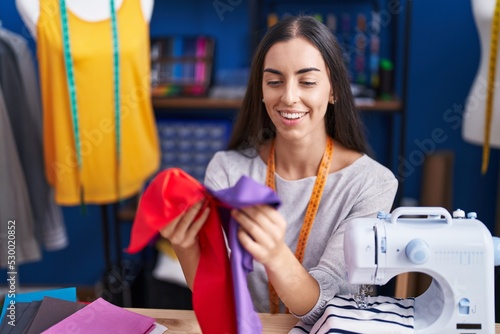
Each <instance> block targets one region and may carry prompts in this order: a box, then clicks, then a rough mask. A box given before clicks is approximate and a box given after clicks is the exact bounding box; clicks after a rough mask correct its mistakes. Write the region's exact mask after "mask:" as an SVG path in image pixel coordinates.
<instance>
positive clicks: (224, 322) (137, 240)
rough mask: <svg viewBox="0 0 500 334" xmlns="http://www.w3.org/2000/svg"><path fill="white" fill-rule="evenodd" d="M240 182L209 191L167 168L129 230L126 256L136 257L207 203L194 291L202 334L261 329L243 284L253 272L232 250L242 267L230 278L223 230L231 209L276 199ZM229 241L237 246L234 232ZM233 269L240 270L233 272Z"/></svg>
mask: <svg viewBox="0 0 500 334" xmlns="http://www.w3.org/2000/svg"><path fill="white" fill-rule="evenodd" d="M240 182H241V183H239V184H238V185H236V186H235V187H234V189H225V190H222V191H216V192H211V191H210V190H208V189H206V188H205V187H204V186H203V185H202V184H200V183H199V182H198V181H197V180H195V179H194V178H193V177H191V176H190V175H188V174H187V173H185V172H184V171H182V170H180V169H177V168H171V169H167V170H165V171H163V172H161V173H160V174H158V176H157V177H156V178H155V179H154V180H153V181H152V182H151V183H150V185H149V187H148V188H147V189H146V191H145V192H144V194H143V196H142V198H141V201H140V203H139V207H138V210H137V213H136V218H135V221H134V225H133V227H132V235H131V242H130V246H129V248H128V251H129V252H131V253H134V252H137V251H139V250H140V249H142V248H143V247H145V246H146V245H147V244H148V242H150V241H151V239H152V238H153V237H154V236H155V235H157V234H158V231H159V230H160V229H161V228H163V227H164V226H165V225H166V224H167V223H168V222H170V221H172V220H173V219H174V218H176V217H177V216H179V215H180V214H182V213H183V212H184V211H185V210H187V209H188V208H189V207H191V206H192V205H193V204H194V203H196V202H198V201H200V200H202V199H204V198H207V199H208V205H209V206H210V209H211V210H210V214H209V217H208V219H207V222H206V223H205V224H204V226H203V227H202V229H201V230H200V233H199V240H200V247H201V255H200V262H199V265H198V269H197V272H196V276H195V279H194V286H193V307H194V311H195V314H196V317H197V319H198V322H199V324H200V327H201V329H202V331H203V333H217V334H219V333H237V332H238V331H240V332H245V331H246V332H249V331H250V332H252V333H255V332H259V331H260V330H261V323H260V319H259V318H258V316H257V314H256V313H255V311H254V309H253V304H252V302H251V300H250V296H249V294H248V287H247V286H246V279H245V273H246V272H248V270H252V261H251V258H250V257H249V254H245V253H246V252H244V251H243V249H242V248H241V247H239V246H234V244H233V245H232V246H233V248H231V257H232V259H234V260H233V261H235V262H238V261H239V262H240V263H239V264H238V265H235V268H233V269H234V270H236V271H237V273H236V274H234V275H235V277H233V272H232V270H233V269H231V266H230V264H229V258H228V252H227V248H226V243H225V239H224V235H223V233H222V227H224V228H225V229H226V231H227V232H230V228H229V227H230V225H231V222H230V220H231V219H230V215H229V209H230V208H231V207H241V206H244V205H252V204H271V205H275V206H276V205H277V204H279V199H278V198H277V196H276V194H275V193H274V192H273V191H272V190H271V189H269V188H267V187H265V186H263V185H261V184H258V183H256V182H255V181H253V180H251V179H250V178H246V177H244V178H242V180H240ZM234 224H235V222H233V225H234ZM236 228H237V227H233V229H235V230H236ZM231 234H232V235H233V236H234V237H231ZM229 238H230V239H234V240H233V241H232V242H231V241H230V244H231V243H236V235H235V233H234V232H231V233H229ZM237 266H240V269H236V267H237ZM233 286H234V288H233ZM234 289H237V292H236V293H235V290H234ZM235 296H236V297H235ZM235 303H237V304H238V306H236V305H235Z"/></svg>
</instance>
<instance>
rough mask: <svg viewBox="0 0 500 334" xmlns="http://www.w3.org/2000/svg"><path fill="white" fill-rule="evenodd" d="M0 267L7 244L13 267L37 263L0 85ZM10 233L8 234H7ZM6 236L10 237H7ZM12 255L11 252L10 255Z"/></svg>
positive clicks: (23, 184)
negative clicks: (12, 256)
mask: <svg viewBox="0 0 500 334" xmlns="http://www.w3.org/2000/svg"><path fill="white" fill-rule="evenodd" d="M0 138H1V140H0V185H1V187H2V190H1V191H0V222H1V223H0V267H2V268H6V267H7V265H8V264H9V262H8V261H9V257H8V255H9V252H8V250H9V245H10V248H11V249H12V248H13V247H14V246H15V247H14V251H15V259H14V261H15V263H14V268H9V270H15V268H16V266H17V265H20V264H22V263H26V262H32V261H38V260H40V249H39V246H38V243H37V241H36V239H35V237H34V229H33V214H32V212H31V204H30V201H29V196H28V191H27V188H26V182H25V179H24V173H23V170H22V168H21V163H20V162H19V156H18V154H17V149H16V145H15V143H14V135H13V133H12V130H11V128H10V121H9V116H8V115H7V110H6V108H5V103H4V99H3V93H2V90H1V86H0ZM9 231H10V232H9ZM9 236H10V237H9ZM11 254H12V252H11Z"/></svg>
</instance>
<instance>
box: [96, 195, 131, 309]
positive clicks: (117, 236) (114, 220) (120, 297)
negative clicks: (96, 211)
mask: <svg viewBox="0 0 500 334" xmlns="http://www.w3.org/2000/svg"><path fill="white" fill-rule="evenodd" d="M100 208H101V218H102V235H103V242H104V243H103V246H104V260H105V271H104V274H103V277H102V282H101V283H102V287H101V290H100V291H99V293H98V297H102V298H104V299H106V300H107V301H109V302H111V303H113V304H115V305H119V306H122V307H132V296H131V291H130V287H131V282H129V281H128V280H127V279H128V278H129V277H128V276H127V273H126V269H127V268H125V266H124V264H123V259H122V254H121V253H122V251H123V247H122V243H121V233H120V232H121V228H120V221H119V219H118V203H113V204H109V205H101V206H100ZM110 216H112V217H110ZM111 228H113V232H114V238H112V237H111ZM113 239H114V246H115V253H116V254H115V257H116V261H115V262H114V263H113V258H112V255H111V246H112V244H113Z"/></svg>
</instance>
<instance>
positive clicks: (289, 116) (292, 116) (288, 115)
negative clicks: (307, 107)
mask: <svg viewBox="0 0 500 334" xmlns="http://www.w3.org/2000/svg"><path fill="white" fill-rule="evenodd" d="M280 114H281V116H283V117H284V118H287V119H297V118H301V117H303V116H304V115H305V114H306V113H305V112H300V113H299V112H296V113H287V112H280Z"/></svg>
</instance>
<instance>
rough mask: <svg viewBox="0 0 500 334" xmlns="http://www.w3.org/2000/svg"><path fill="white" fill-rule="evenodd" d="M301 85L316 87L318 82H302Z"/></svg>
mask: <svg viewBox="0 0 500 334" xmlns="http://www.w3.org/2000/svg"><path fill="white" fill-rule="evenodd" d="M301 84H303V85H304V86H306V87H312V86H316V82H314V81H302V82H301Z"/></svg>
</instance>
